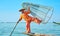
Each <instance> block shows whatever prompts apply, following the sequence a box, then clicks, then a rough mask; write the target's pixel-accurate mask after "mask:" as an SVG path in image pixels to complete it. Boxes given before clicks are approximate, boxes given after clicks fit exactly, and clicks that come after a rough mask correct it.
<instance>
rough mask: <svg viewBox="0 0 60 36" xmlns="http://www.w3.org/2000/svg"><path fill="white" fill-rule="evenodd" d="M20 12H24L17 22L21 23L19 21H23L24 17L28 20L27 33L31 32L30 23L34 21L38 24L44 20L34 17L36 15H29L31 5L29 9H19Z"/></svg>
mask: <svg viewBox="0 0 60 36" xmlns="http://www.w3.org/2000/svg"><path fill="white" fill-rule="evenodd" d="M19 12H21V13H22V14H21V15H20V18H19V20H18V21H17V23H19V21H21V20H22V19H24V20H25V21H26V33H31V30H30V23H31V22H32V21H33V22H36V23H38V24H40V23H41V22H42V20H39V19H38V18H34V17H32V16H29V15H28V14H30V7H28V10H27V11H26V10H25V9H21V10H19Z"/></svg>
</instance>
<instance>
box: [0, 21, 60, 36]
mask: <svg viewBox="0 0 60 36" xmlns="http://www.w3.org/2000/svg"><path fill="white" fill-rule="evenodd" d="M14 26H15V22H13V23H12V22H10V23H0V36H9V35H10V33H11V31H12V30H13V28H14ZM25 28H26V24H25V22H21V23H19V24H18V25H17V27H16V29H15V31H14V33H13V35H12V36H27V35H24V34H21V33H22V32H25V31H26V30H25ZM31 32H34V33H41V34H54V35H56V36H60V25H57V24H54V23H47V24H40V25H39V24H36V23H31Z"/></svg>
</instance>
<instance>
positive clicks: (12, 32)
mask: <svg viewBox="0 0 60 36" xmlns="http://www.w3.org/2000/svg"><path fill="white" fill-rule="evenodd" d="M17 24H18V23H16V25H15V26H14V28H13V30H12V32H11V33H10V36H12V34H13V32H14V30H15V28H16V26H17Z"/></svg>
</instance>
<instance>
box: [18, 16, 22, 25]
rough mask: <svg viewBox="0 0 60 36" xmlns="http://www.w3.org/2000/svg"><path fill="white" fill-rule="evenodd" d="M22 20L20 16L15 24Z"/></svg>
mask: <svg viewBox="0 0 60 36" xmlns="http://www.w3.org/2000/svg"><path fill="white" fill-rule="evenodd" d="M21 20H22V16H20V18H19V20H18V21H17V24H18V23H19V21H21Z"/></svg>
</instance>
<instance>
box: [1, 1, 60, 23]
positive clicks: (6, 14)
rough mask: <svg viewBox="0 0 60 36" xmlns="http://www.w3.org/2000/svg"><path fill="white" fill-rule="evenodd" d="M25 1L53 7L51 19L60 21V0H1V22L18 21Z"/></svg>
mask: <svg viewBox="0 0 60 36" xmlns="http://www.w3.org/2000/svg"><path fill="white" fill-rule="evenodd" d="M23 2H29V3H34V4H41V5H45V6H51V7H53V8H54V12H53V15H52V17H51V19H50V21H56V22H60V0H0V22H17V20H18V19H19V17H20V14H21V13H20V12H19V11H18V10H19V9H21V8H22V3H23Z"/></svg>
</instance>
